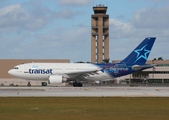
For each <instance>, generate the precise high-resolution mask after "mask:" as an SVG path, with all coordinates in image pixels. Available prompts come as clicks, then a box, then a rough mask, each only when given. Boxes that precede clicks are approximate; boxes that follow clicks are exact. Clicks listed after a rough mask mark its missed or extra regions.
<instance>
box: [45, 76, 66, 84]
mask: <svg viewBox="0 0 169 120" xmlns="http://www.w3.org/2000/svg"><path fill="white" fill-rule="evenodd" d="M48 83H49V84H59V83H63V77H62V76H61V75H51V76H49V80H48Z"/></svg>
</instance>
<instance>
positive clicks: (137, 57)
mask: <svg viewBox="0 0 169 120" xmlns="http://www.w3.org/2000/svg"><path fill="white" fill-rule="evenodd" d="M155 39H156V37H147V38H145V39H144V40H143V41H142V42H141V43H140V44H139V45H138V46H137V47H136V48H135V49H134V50H133V51H132V52H131V53H130V54H129V55H128V56H127V57H126V58H125V59H123V60H122V61H120V62H119V63H34V62H33V63H25V64H20V65H17V66H15V67H14V68H13V69H11V70H9V71H8V73H9V74H10V75H13V76H15V77H18V78H22V79H26V80H34V81H36V80H37V81H48V83H49V84H58V83H65V82H69V81H73V86H74V87H82V86H83V84H82V82H83V81H90V82H94V81H102V80H113V79H114V78H117V77H120V76H124V75H128V74H132V73H134V72H137V71H141V70H144V69H148V68H152V67H153V65H149V64H145V63H146V60H147V59H148V56H149V54H150V51H151V49H152V46H153V44H154V42H155ZM28 86H31V84H30V81H29V82H28Z"/></svg>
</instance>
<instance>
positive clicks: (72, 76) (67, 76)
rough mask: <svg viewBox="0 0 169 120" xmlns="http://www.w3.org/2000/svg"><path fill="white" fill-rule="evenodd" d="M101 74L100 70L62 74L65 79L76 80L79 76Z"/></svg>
mask: <svg viewBox="0 0 169 120" xmlns="http://www.w3.org/2000/svg"><path fill="white" fill-rule="evenodd" d="M99 72H101V71H100V70H93V71H78V72H70V73H63V74H60V75H62V76H63V77H65V78H76V77H79V76H85V75H87V74H90V75H94V74H99Z"/></svg>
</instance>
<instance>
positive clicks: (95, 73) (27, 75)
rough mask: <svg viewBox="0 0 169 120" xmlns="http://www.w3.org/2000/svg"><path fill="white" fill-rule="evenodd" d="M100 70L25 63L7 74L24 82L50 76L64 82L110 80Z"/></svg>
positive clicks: (80, 65)
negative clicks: (24, 80) (55, 76)
mask: <svg viewBox="0 0 169 120" xmlns="http://www.w3.org/2000/svg"><path fill="white" fill-rule="evenodd" d="M100 69H101V68H100V67H98V66H96V65H94V64H87V63H26V64H21V65H17V66H15V67H14V69H11V70H9V71H8V73H9V74H11V75H13V76H16V77H19V78H22V79H26V80H39V81H40V80H41V81H44V80H49V77H50V76H54V75H57V76H62V79H63V81H64V82H66V81H69V80H75V79H76V80H79V81H100V80H106V79H112V77H111V76H110V75H108V74H107V73H103V72H101V71H99V70H100Z"/></svg>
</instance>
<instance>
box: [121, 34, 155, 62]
mask: <svg viewBox="0 0 169 120" xmlns="http://www.w3.org/2000/svg"><path fill="white" fill-rule="evenodd" d="M155 39H156V38H155V37H148V38H145V39H144V40H143V41H142V42H141V43H140V44H139V45H138V46H137V47H136V48H135V49H134V50H133V51H132V52H131V53H130V54H129V55H128V56H127V57H126V58H125V59H123V60H122V61H121V63H126V64H137V65H144V64H145V63H146V60H147V59H148V56H149V54H150V51H151V49H152V46H153V44H154V41H155Z"/></svg>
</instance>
